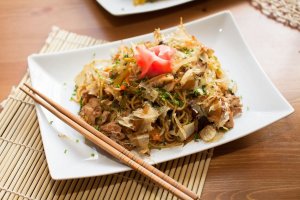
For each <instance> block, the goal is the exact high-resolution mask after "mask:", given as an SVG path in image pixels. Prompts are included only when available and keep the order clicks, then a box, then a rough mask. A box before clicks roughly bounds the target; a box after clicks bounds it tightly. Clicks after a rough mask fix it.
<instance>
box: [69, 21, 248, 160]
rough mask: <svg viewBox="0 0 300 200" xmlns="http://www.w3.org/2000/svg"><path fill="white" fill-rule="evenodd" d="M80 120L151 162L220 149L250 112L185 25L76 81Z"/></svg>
mask: <svg viewBox="0 0 300 200" xmlns="http://www.w3.org/2000/svg"><path fill="white" fill-rule="evenodd" d="M75 83H76V88H75V90H76V96H75V97H74V98H75V100H76V101H77V102H79V103H80V111H79V115H80V116H81V117H82V118H83V119H84V120H85V121H86V122H87V123H89V124H90V125H92V126H94V127H95V128H96V129H98V130H100V131H101V132H103V133H104V134H106V135H107V136H108V137H110V138H111V139H113V140H114V141H116V142H117V143H119V144H120V145H122V146H124V147H125V148H127V149H129V150H133V149H134V150H137V151H138V152H140V153H142V154H149V153H150V150H151V149H161V148H166V147H172V146H177V145H182V144H185V143H187V142H189V141H191V140H193V139H195V140H203V141H205V142H210V141H213V140H214V139H215V138H216V137H217V135H218V132H224V131H227V130H229V129H231V128H233V126H234V116H236V115H238V114H240V113H241V112H242V104H241V101H240V98H239V97H238V96H236V95H235V93H236V90H237V89H236V88H237V87H236V84H235V83H234V82H233V81H232V80H230V79H229V78H227V76H226V74H225V72H224V71H223V70H222V68H221V65H220V62H219V61H218V59H217V57H216V56H215V55H214V51H213V50H212V49H210V48H208V47H206V46H204V45H203V44H202V43H201V42H199V41H198V40H197V39H196V38H195V37H194V36H193V35H190V34H189V33H187V32H186V30H185V28H184V27H183V25H182V24H181V25H180V26H179V27H178V29H177V30H176V31H174V32H173V33H171V34H168V35H163V34H161V33H160V30H159V29H157V30H155V31H154V40H153V41H147V42H140V43H136V44H131V45H130V46H125V45H122V46H120V47H119V49H118V51H117V53H115V54H113V55H112V57H111V59H110V60H93V61H92V62H91V63H89V64H87V65H85V66H84V68H83V70H82V71H81V72H80V74H78V75H77V77H76V79H75Z"/></svg>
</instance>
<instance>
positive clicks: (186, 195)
mask: <svg viewBox="0 0 300 200" xmlns="http://www.w3.org/2000/svg"><path fill="white" fill-rule="evenodd" d="M24 85H25V86H26V87H27V88H29V89H30V90H32V91H33V92H34V93H35V94H37V95H38V96H39V97H41V98H42V99H44V100H45V101H46V102H47V103H49V104H50V105H51V106H53V107H51V106H50V105H49V104H46V103H45V102H44V101H41V99H39V98H37V97H36V96H34V95H33V94H31V93H29V92H28V91H26V90H25V89H23V88H20V89H21V90H22V91H24V92H25V93H26V94H28V95H29V96H30V97H31V98H33V99H34V100H35V101H36V102H37V103H39V104H41V105H42V106H43V107H45V108H46V109H48V110H49V111H50V112H52V113H53V114H54V115H56V116H57V117H58V118H60V119H61V120H63V121H64V122H66V123H67V124H68V125H70V126H71V127H73V128H74V129H76V130H77V131H78V132H80V133H82V134H83V135H84V136H85V137H86V138H87V139H89V140H90V141H92V142H94V143H95V144H96V145H98V146H99V147H100V148H102V149H103V150H105V151H107V152H108V153H110V154H111V155H113V156H114V157H116V158H118V159H119V160H121V161H122V162H124V163H125V164H127V165H128V166H130V167H131V168H133V169H135V170H136V171H138V172H140V173H141V174H143V175H145V176H147V177H148V178H150V179H151V180H153V181H154V182H156V183H158V184H160V185H162V186H163V187H164V188H165V189H167V190H169V191H170V192H172V193H173V194H174V195H176V196H178V197H179V198H181V199H199V197H198V196H197V195H196V194H195V193H194V192H192V191H190V190H189V189H188V188H186V187H185V186H183V185H181V184H179V183H178V182H176V181H175V180H174V179H172V178H170V177H169V176H167V175H165V174H164V173H162V172H161V171H159V170H158V169H156V168H155V167H153V166H151V165H149V164H147V163H146V162H144V161H143V160H142V159H140V158H138V157H137V156H136V155H134V154H133V153H131V152H130V151H128V150H127V149H125V148H124V147H122V146H121V145H119V144H117V143H116V142H114V141H113V140H111V139H110V138H108V137H107V136H105V135H104V134H103V133H101V132H99V131H97V130H96V129H95V128H94V127H92V126H90V125H89V124H87V123H86V122H85V121H83V120H82V119H80V118H79V117H78V116H76V115H74V114H72V113H71V112H69V111H67V110H66V109H64V108H63V107H62V106H60V105H59V104H57V103H55V102H54V101H52V100H51V99H49V98H48V97H46V96H45V95H43V94H41V93H40V92H38V91H37V90H35V89H34V88H32V87H31V86H29V85H28V84H24Z"/></svg>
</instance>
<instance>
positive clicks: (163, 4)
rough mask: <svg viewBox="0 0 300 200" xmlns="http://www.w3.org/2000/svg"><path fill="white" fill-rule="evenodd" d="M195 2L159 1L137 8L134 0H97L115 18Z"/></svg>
mask: <svg viewBox="0 0 300 200" xmlns="http://www.w3.org/2000/svg"><path fill="white" fill-rule="evenodd" d="M190 1H193V0H157V1H155V2H149V3H145V4H143V5H138V6H135V5H133V1H132V0H97V2H98V3H99V4H100V5H101V6H102V7H103V8H104V9H105V10H107V11H108V12H109V13H110V14H112V15H115V16H122V15H132V14H138V13H144V12H151V11H156V10H161V9H165V8H169V7H173V6H176V5H180V4H183V3H187V2H190Z"/></svg>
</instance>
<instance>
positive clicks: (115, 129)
mask: <svg viewBox="0 0 300 200" xmlns="http://www.w3.org/2000/svg"><path fill="white" fill-rule="evenodd" d="M100 129H101V130H102V131H104V132H105V133H107V135H108V137H110V138H114V139H116V140H123V139H125V137H126V136H125V134H124V133H122V132H121V131H122V128H121V126H120V125H118V124H117V123H116V122H109V123H107V124H104V125H103V126H101V127H100Z"/></svg>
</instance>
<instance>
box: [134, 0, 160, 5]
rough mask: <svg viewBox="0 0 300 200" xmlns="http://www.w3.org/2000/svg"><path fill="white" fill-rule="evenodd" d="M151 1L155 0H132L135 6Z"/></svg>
mask: <svg viewBox="0 0 300 200" xmlns="http://www.w3.org/2000/svg"><path fill="white" fill-rule="evenodd" d="M153 1H155V0H133V4H134V5H135V6H137V5H142V4H145V3H147V2H153Z"/></svg>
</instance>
